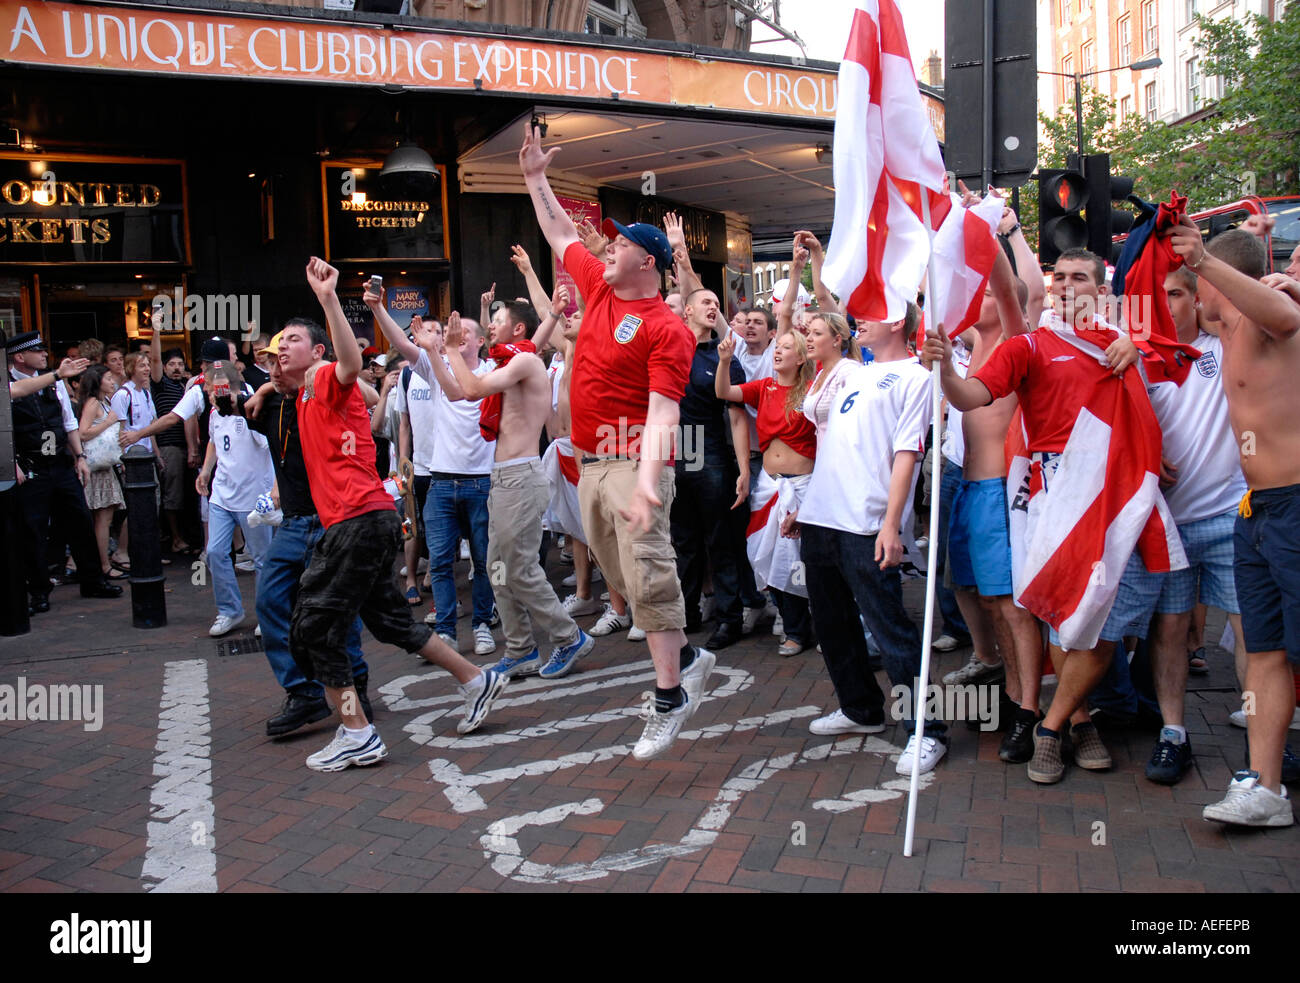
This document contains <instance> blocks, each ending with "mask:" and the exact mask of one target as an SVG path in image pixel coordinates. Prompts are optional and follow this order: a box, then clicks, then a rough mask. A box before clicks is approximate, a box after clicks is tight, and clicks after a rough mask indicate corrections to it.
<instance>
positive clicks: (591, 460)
mask: <svg viewBox="0 0 1300 983" xmlns="http://www.w3.org/2000/svg"><path fill="white" fill-rule="evenodd" d="M638 460H639V458H635V457H628V455H626V454H599V455H591V454H584V455H582V463H583V464H595V463H597V462H598V461H632V462H634V463H635V462H636V461H638Z"/></svg>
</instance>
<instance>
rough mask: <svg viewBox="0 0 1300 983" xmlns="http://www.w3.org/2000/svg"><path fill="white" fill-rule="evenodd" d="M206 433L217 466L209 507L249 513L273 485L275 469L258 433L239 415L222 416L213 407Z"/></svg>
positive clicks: (263, 439)
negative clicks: (210, 442) (260, 496)
mask: <svg viewBox="0 0 1300 983" xmlns="http://www.w3.org/2000/svg"><path fill="white" fill-rule="evenodd" d="M208 433H209V435H210V437H211V441H212V446H213V447H215V448H216V454H217V466H216V469H215V473H214V474H213V478H212V497H211V499H210V502H209V504H211V505H213V506H216V507H217V508H223V509H225V510H226V511H227V512H251V511H253V509H254V508H255V507H256V506H257V497H258V496H259V495H262V494H265V493H266V492H269V491H270V490H271V486H272V485H274V484H275V467H274V465H273V464H272V463H271V452H270V451H269V450H268V449H267V448H268V445H267V441H266V438H265V437H264V436H262V434H260V433H258V432H257V431H255V430H252V429H250V428H249V426H248V422H247V421H246V420H245V419H244V418H243V417H242V416H223V415H222V414H221V413H219V412H218V411H217V410H216V408H215V407H214V408H213V410H212V413H211V415H210V416H209V417H208Z"/></svg>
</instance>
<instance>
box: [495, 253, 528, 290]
mask: <svg viewBox="0 0 1300 983" xmlns="http://www.w3.org/2000/svg"><path fill="white" fill-rule="evenodd" d="M510 262H512V263H514V264H515V269H517V270H518V271H519V272H520V274H521V275H522V276H528V274H529V273H531V272H532V269H533V263H532V260H530V259H529V258H528V253H527V252H525V251H524V247H523V246H511V247H510ZM492 287H493V289H495V288H496V284H495V283H494V284H492Z"/></svg>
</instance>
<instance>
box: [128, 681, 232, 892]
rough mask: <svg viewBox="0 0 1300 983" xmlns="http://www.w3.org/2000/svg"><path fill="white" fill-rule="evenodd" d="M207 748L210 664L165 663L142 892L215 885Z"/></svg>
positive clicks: (191, 889) (210, 889)
mask: <svg viewBox="0 0 1300 983" xmlns="http://www.w3.org/2000/svg"><path fill="white" fill-rule="evenodd" d="M211 752H212V734H211V724H210V723H209V721H208V664H207V662H206V661H205V660H203V659H191V660H188V661H185V662H168V663H167V664H166V666H165V667H164V674H163V694H162V705H161V708H160V710H159V713H158V744H157V749H156V752H155V755H154V762H153V773H154V775H156V776H157V777H158V781H157V782H155V783H154V786H153V788H152V789H151V790H150V793H149V805H150V807H151V809H152V813H151V815H150V819H149V835H148V842H147V845H146V848H145V856H144V867H143V869H142V870H141V872H140V878H141V880H143V881H144V882H145V890H147V891H153V892H156V893H209V892H215V891H216V890H217V857H216V854H215V853H214V852H213V845H214V840H213V828H214V826H215V824H216V810H215V808H214V807H213V804H212V754H211Z"/></svg>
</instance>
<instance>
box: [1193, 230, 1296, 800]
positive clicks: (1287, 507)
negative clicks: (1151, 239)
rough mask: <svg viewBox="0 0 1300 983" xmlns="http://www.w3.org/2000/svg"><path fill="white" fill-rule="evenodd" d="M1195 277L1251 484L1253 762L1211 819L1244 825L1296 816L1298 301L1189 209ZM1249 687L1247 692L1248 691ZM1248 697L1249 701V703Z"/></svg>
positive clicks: (1244, 543) (1244, 539)
mask: <svg viewBox="0 0 1300 983" xmlns="http://www.w3.org/2000/svg"><path fill="white" fill-rule="evenodd" d="M1168 234H1169V236H1170V238H1171V244H1172V246H1173V249H1174V252H1175V253H1177V254H1178V255H1179V256H1181V257H1182V258H1183V261H1184V262H1185V263H1186V264H1187V265H1188V266H1189V267H1190V268H1191V269H1192V270H1193V271H1194V272H1195V273H1196V274H1197V276H1198V277H1199V278H1200V282H1199V285H1200V296H1201V306H1202V309H1203V310H1204V312H1205V315H1206V317H1207V318H1209V319H1210V320H1213V321H1219V322H1221V324H1222V327H1221V329H1220V330H1221V334H1220V338H1221V339H1222V341H1223V386H1224V390H1225V391H1226V392H1227V395H1228V419H1229V421H1230V422H1231V424H1232V430H1233V433H1235V434H1236V437H1237V443H1238V447H1239V448H1240V451H1241V470H1242V472H1243V474H1244V475H1245V476H1246V484H1247V485H1248V486H1249V490H1248V491H1247V492H1246V496H1245V498H1243V499H1242V501H1241V507H1240V511H1239V513H1238V518H1237V527H1236V538H1235V540H1234V543H1233V547H1234V549H1233V552H1234V564H1233V575H1234V581H1235V587H1236V591H1237V600H1238V603H1239V604H1240V606H1241V622H1242V631H1243V633H1244V634H1245V636H1246V691H1245V693H1244V694H1243V696H1244V697H1245V701H1246V704H1247V705H1246V726H1247V733H1248V735H1249V740H1250V762H1249V764H1250V767H1249V768H1248V769H1245V770H1242V771H1239V772H1237V773H1236V774H1235V775H1234V776H1233V778H1232V782H1231V784H1229V786H1228V794H1227V796H1226V797H1225V798H1224V799H1223V801H1221V802H1216V803H1214V804H1212V805H1208V806H1206V807H1205V810H1204V812H1203V815H1204V817H1205V818H1206V819H1210V820H1214V821H1216V822H1222V823H1234V824H1238V825H1243V826H1290V825H1291V824H1292V823H1294V822H1295V818H1294V816H1293V815H1292V812H1291V804H1290V802H1289V801H1288V800H1287V792H1286V788H1285V787H1284V786H1283V785H1282V749H1283V747H1284V746H1285V744H1286V732H1287V727H1288V726H1289V725H1290V723H1291V718H1292V716H1293V714H1294V712H1295V703H1296V701H1295V686H1294V683H1293V680H1292V669H1291V666H1289V665H1288V660H1290V661H1291V663H1292V664H1294V663H1296V662H1300V571H1298V570H1297V567H1296V564H1295V561H1294V557H1295V555H1296V549H1297V548H1298V547H1300V422H1297V421H1296V417H1295V406H1294V399H1295V397H1294V395H1293V391H1294V386H1295V379H1296V377H1297V374H1298V373H1300V339H1297V337H1296V335H1297V333H1300V305H1297V304H1296V302H1295V301H1293V300H1292V299H1291V298H1290V297H1289V296H1287V294H1286V293H1285V292H1284V291H1281V290H1277V289H1273V288H1270V287H1269V286H1266V285H1265V284H1263V283H1261V282H1260V279H1261V277H1263V275H1264V270H1265V256H1264V250H1263V246H1262V245H1261V244H1260V243H1259V240H1258V239H1256V238H1255V237H1254V236H1252V235H1251V234H1250V233H1249V232H1246V231H1244V230H1241V229H1233V230H1230V231H1228V232H1224V233H1222V234H1221V235H1218V236H1216V237H1215V238H1214V239H1213V240H1212V241H1211V242H1210V243H1209V245H1208V246H1206V245H1205V244H1204V242H1203V240H1202V238H1201V233H1200V231H1199V230H1198V229H1197V228H1196V226H1195V225H1194V224H1192V222H1191V221H1190V220H1188V219H1186V218H1184V219H1183V224H1182V225H1179V226H1176V227H1175V228H1173V229H1171V230H1170V232H1169V233H1168ZM1252 698H1253V699H1252ZM1252 702H1253V704H1254V706H1253V709H1254V712H1253V713H1252V712H1251V706H1250V704H1251V703H1252Z"/></svg>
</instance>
